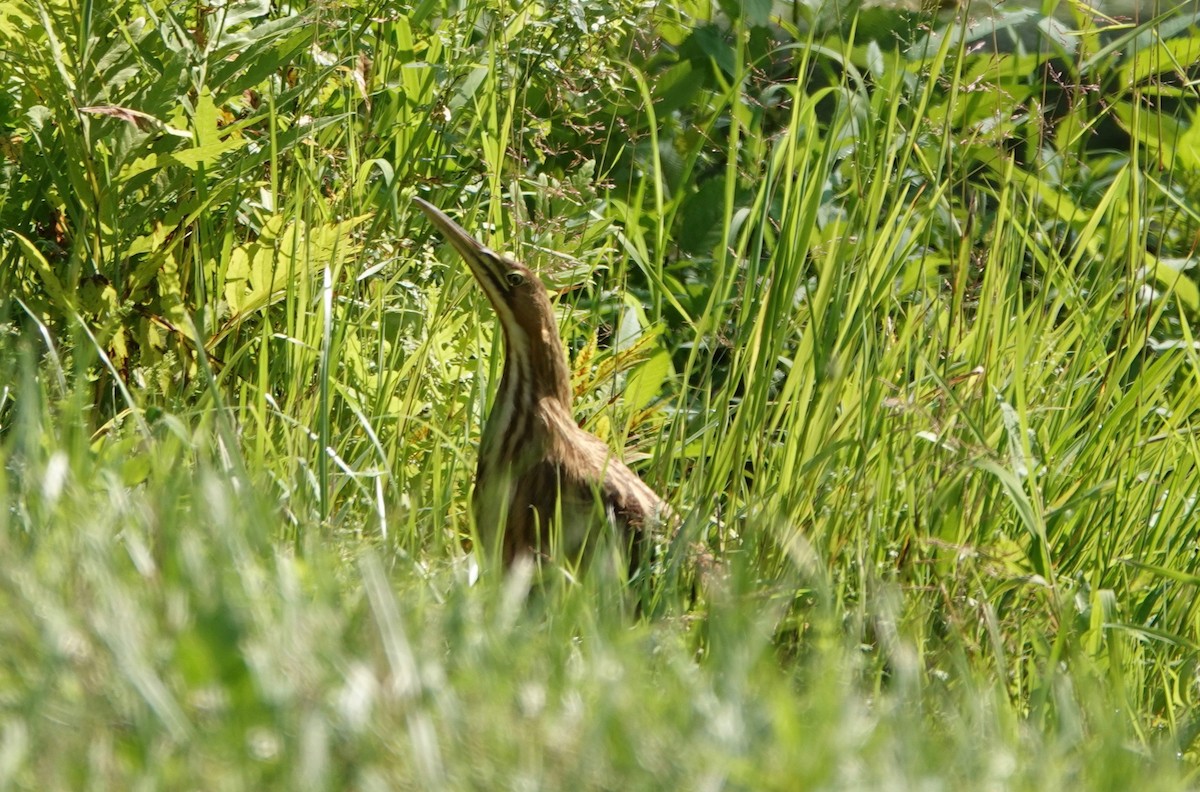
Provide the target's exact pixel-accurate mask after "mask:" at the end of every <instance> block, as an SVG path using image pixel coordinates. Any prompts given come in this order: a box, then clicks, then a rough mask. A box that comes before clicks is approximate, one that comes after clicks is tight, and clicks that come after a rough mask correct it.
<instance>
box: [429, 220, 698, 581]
mask: <svg viewBox="0 0 1200 792" xmlns="http://www.w3.org/2000/svg"><path fill="white" fill-rule="evenodd" d="M413 200H414V202H415V203H416V205H417V206H418V207H420V209H421V210H422V211H423V212H424V213H425V215H426V216H427V217H428V218H429V220H430V222H432V224H433V225H434V226H435V227H436V228H437V229H438V231H439V232H441V235H442V236H443V237H444V238H445V239H446V241H447V242H449V243H450V246H451V247H453V248H454V250H455V251H457V253H458V255H459V256H461V257H462V259H463V260H464V261H465V262H466V264H467V267H468V268H469V269H470V270H471V274H472V275H473V276H474V279H475V281H476V282H477V283H478V285H479V286H480V288H482V289H483V292H484V294H485V295H486V296H487V299H488V301H489V302H490V303H491V306H492V309H493V311H494V312H495V315H496V321H497V323H498V324H499V327H500V330H501V331H502V333H503V336H504V365H503V369H502V373H501V376H500V385H499V387H498V389H497V391H496V398H495V400H494V401H493V404H492V408H491V411H490V412H489V413H488V415H487V417H486V419H485V420H484V426H483V435H482V438H481V440H480V443H479V459H478V462H477V466H476V470H475V485H474V491H473V492H472V496H471V508H472V512H473V515H474V519H475V530H476V535H477V537H478V539H479V541H480V543H481V544H482V545H483V546H484V551H485V553H486V554H488V556H489V557H491V558H493V559H498V560H499V561H500V562H501V564H502V565H503V567H504V568H511V567H512V566H513V564H514V563H516V562H517V561H518V560H519V559H523V558H524V559H530V560H535V561H536V560H540V559H546V558H553V557H555V553H556V552H560V553H563V554H564V555H563V556H562V557H564V558H566V559H569V560H571V561H572V562H574V563H582V562H584V561H586V559H587V557H588V556H589V555H590V554H591V552H592V551H593V550H594V548H595V547H596V546H597V545H598V544H600V543H601V542H603V541H604V540H605V539H604V537H603V536H602V535H601V534H600V533H598V531H600V532H603V531H612V534H613V537H614V538H615V539H616V540H617V541H618V542H619V543H620V546H622V547H623V552H627V553H628V554H629V555H628V562H629V563H628V572H629V574H630V576H631V577H632V576H633V575H635V574H636V573H637V570H638V569H639V566H640V565H641V563H642V562H643V560H644V558H645V557H646V554H647V550H648V549H649V548H651V547H652V546H653V540H654V537H655V536H656V535H657V534H659V533H661V529H662V528H664V527H666V526H669V525H677V524H678V517H677V516H676V515H675V513H674V511H673V510H672V508H671V506H670V505H669V504H668V503H667V502H666V501H665V500H663V498H661V497H660V496H659V495H658V494H657V493H656V492H655V491H654V490H652V489H651V488H650V487H649V486H647V485H646V483H645V482H643V481H642V480H641V479H640V478H639V477H638V476H637V474H635V473H634V472H633V471H632V470H630V469H629V468H628V467H627V466H626V465H625V464H624V463H623V462H622V461H621V460H620V459H619V458H617V456H616V454H614V453H613V451H612V449H610V448H609V446H608V445H607V444H606V443H605V442H604V441H603V440H601V439H600V438H599V437H596V436H595V435H593V434H591V433H589V432H587V431H585V430H584V429H582V428H580V427H579V425H578V424H577V423H576V422H575V418H574V416H573V412H572V403H571V394H572V390H571V377H570V371H569V369H568V368H567V356H566V353H565V351H564V349H563V343H562V338H561V336H560V335H559V331H558V324H557V321H556V320H555V316H554V309H553V307H552V306H551V304H550V296H549V294H548V292H547V291H546V287H545V286H544V285H543V284H542V281H541V280H540V279H539V278H538V277H537V275H536V274H535V273H534V272H533V271H532V270H531V269H529V267H527V266H525V265H524V264H521V263H520V262H518V261H515V260H514V259H513V258H511V257H509V256H503V255H500V254H498V253H496V252H495V251H493V250H492V249H490V248H489V247H487V246H486V245H484V244H483V243H481V242H479V241H478V240H476V239H475V238H474V237H472V236H471V235H470V234H469V233H467V231H465V230H464V229H463V228H462V226H460V225H459V224H458V223H456V222H454V221H453V220H451V219H450V218H449V217H448V216H446V214H445V213H444V212H442V211H441V210H440V209H438V208H437V207H435V206H434V205H433V204H431V203H429V202H428V201H425V200H423V199H422V198H419V197H418V198H414V199H413Z"/></svg>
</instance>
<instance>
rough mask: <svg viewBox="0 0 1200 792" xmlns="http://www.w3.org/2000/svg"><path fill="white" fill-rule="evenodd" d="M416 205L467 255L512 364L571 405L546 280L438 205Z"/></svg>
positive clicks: (453, 244)
mask: <svg viewBox="0 0 1200 792" xmlns="http://www.w3.org/2000/svg"><path fill="white" fill-rule="evenodd" d="M413 202H414V203H416V205H417V206H419V207H420V208H421V211H423V212H424V213H425V214H426V216H428V217H429V219H430V221H432V222H433V224H434V225H435V226H437V228H438V230H439V231H441V232H442V236H444V237H445V238H446V241H447V242H449V243H450V246H451V247H453V248H454V249H455V250H456V251H458V255H460V256H462V258H463V260H464V261H465V262H466V263H467V266H468V267H469V268H470V269H471V274H472V275H474V276H475V280H476V281H477V282H478V283H479V285H480V287H481V288H482V289H483V292H484V294H486V295H487V298H488V301H489V302H490V303H491V304H492V308H493V309H494V310H495V312H496V317H497V318H498V319H499V321H500V326H501V328H503V330H504V337H505V341H506V343H507V350H508V364H507V365H509V366H511V365H515V364H517V363H520V364H521V365H528V366H529V367H530V369H531V372H530V373H531V374H532V375H533V380H534V382H535V383H536V385H535V387H538V388H539V390H541V389H545V392H547V393H552V394H554V395H555V396H558V397H561V398H562V399H564V400H566V401H568V403H569V398H570V397H569V393H570V378H569V375H568V373H567V370H566V363H565V359H564V354H563V348H562V341H561V340H560V339H559V336H558V324H557V321H556V319H555V317H554V309H553V307H552V306H551V305H550V296H549V294H548V293H547V292H546V287H545V286H544V285H542V282H541V280H540V279H539V278H538V277H537V275H535V274H534V272H533V270H531V269H529V268H528V267H526V266H525V265H524V264H521V263H520V262H518V261H515V260H513V259H512V258H511V257H509V256H505V255H501V254H499V253H497V252H495V251H494V250H492V249H491V248H489V247H488V246H487V245H485V244H483V243H482V242H480V241H478V240H477V239H475V238H474V237H472V236H471V235H470V234H468V233H467V232H466V231H465V230H464V229H463V227H462V226H460V225H459V224H458V223H456V222H454V221H453V220H451V219H450V218H449V217H447V216H446V214H445V213H444V212H442V211H441V210H440V209H438V208H437V207H436V206H434V205H433V204H431V203H429V202H428V201H425V200H422V199H421V198H413Z"/></svg>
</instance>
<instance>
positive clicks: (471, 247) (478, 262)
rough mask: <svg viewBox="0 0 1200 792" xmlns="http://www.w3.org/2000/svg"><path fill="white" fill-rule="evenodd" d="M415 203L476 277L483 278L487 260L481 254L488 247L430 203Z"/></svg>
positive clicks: (417, 200) (414, 201)
mask: <svg viewBox="0 0 1200 792" xmlns="http://www.w3.org/2000/svg"><path fill="white" fill-rule="evenodd" d="M413 203H415V204H416V205H417V206H419V207H421V211H422V212H424V213H425V214H426V216H427V217H429V219H430V220H431V221H432V222H433V224H434V225H435V226H437V227H438V230H439V231H441V232H442V236H444V237H446V241H447V242H449V243H450V245H451V246H452V247H453V248H454V249H455V250H457V251H458V255H460V256H462V257H463V260H464V261H466V262H467V264H468V265H469V266H470V267H471V269H472V270H474V271H475V274H476V275H478V276H481V277H482V275H483V272H484V271H486V269H487V267H486V259H485V258H484V257H483V256H482V255H480V253H481V252H482V251H485V250H487V249H488V248H487V245H485V244H483V243H482V242H480V241H478V240H476V239H475V237H473V236H471V235H470V234H468V233H467V232H466V230H465V229H463V227H462V226H460V225H459V224H458V223H456V222H454V221H453V220H451V219H450V218H449V217H447V216H446V215H445V213H444V212H442V210H441V209H438V208H437V207H436V206H434V205H433V204H431V203H429V202H428V201H426V200H423V199H421V198H413Z"/></svg>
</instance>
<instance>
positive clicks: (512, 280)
mask: <svg viewBox="0 0 1200 792" xmlns="http://www.w3.org/2000/svg"><path fill="white" fill-rule="evenodd" d="M504 279H505V280H506V281H508V285H509V286H512V287H513V288H516V287H517V286H521V285H523V284H524V283H525V276H524V275H522V274H521V273H520V272H518V271H517V270H509V271H508V272H507V273H506V274H505V275H504Z"/></svg>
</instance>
